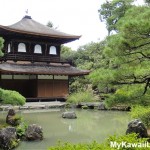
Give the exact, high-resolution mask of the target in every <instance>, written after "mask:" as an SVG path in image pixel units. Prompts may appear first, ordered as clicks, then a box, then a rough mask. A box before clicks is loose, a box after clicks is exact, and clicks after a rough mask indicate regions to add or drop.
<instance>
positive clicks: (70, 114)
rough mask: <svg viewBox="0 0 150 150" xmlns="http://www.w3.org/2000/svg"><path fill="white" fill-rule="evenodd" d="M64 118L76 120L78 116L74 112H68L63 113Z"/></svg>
mask: <svg viewBox="0 0 150 150" xmlns="http://www.w3.org/2000/svg"><path fill="white" fill-rule="evenodd" d="M62 118H67V119H76V118H77V115H76V113H75V112H74V111H66V112H63V113H62Z"/></svg>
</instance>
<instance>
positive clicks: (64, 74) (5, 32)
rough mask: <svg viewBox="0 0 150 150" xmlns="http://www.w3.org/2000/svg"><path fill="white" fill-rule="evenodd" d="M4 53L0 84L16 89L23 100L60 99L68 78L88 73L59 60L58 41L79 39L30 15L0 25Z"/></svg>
mask: <svg viewBox="0 0 150 150" xmlns="http://www.w3.org/2000/svg"><path fill="white" fill-rule="evenodd" d="M0 37H3V38H4V40H5V42H4V48H3V52H4V56H3V57H2V58H0V87H2V88H4V89H10V90H16V91H18V92H20V93H21V94H22V95H23V96H25V97H26V98H27V99H51V98H64V97H66V96H67V95H68V93H69V82H68V81H69V78H70V77H72V76H81V75H87V74H89V71H87V70H79V69H77V68H75V67H73V66H71V65H70V64H69V63H68V62H64V61H61V58H60V51H61V44H64V43H68V42H71V41H74V40H77V39H79V38H80V36H75V35H70V34H66V33H63V32H60V31H58V30H55V29H52V28H50V27H47V26H45V25H42V24H40V23H38V22H36V21H34V20H33V19H32V18H31V17H30V16H27V15H26V16H25V17H23V19H22V20H20V21H19V22H17V23H15V24H13V25H10V26H2V25H0Z"/></svg>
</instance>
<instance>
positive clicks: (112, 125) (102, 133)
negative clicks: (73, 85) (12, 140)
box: [0, 109, 130, 150]
mask: <svg viewBox="0 0 150 150" xmlns="http://www.w3.org/2000/svg"><path fill="white" fill-rule="evenodd" d="M63 111H64V110H57V109H55V110H54V111H52V110H51V111H50V110H39V111H37V110H28V111H21V112H20V113H19V114H20V115H22V116H23V117H24V119H25V121H26V122H27V123H29V124H33V123H36V124H38V125H41V126H42V128H43V132H44V140H43V141H40V142H39V141H38V142H21V143H20V145H19V147H17V148H16V150H47V149H48V147H50V146H53V145H55V144H57V143H58V141H62V142H72V143H81V142H82V143H85V142H86V143H87V142H91V141H93V140H96V141H97V142H103V141H104V140H105V139H106V138H107V137H108V136H109V135H114V134H124V133H125V131H126V129H127V124H128V122H129V121H130V117H129V114H128V113H127V112H120V111H98V110H80V109H77V110H75V112H76V114H77V117H78V118H77V119H73V120H71V119H63V118H62V117H61V114H62V112H63ZM5 116H6V113H1V115H0V119H1V120H2V118H5Z"/></svg>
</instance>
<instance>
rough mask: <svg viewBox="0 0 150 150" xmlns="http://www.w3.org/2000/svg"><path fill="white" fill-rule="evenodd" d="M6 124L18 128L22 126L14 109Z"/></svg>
mask: <svg viewBox="0 0 150 150" xmlns="http://www.w3.org/2000/svg"><path fill="white" fill-rule="evenodd" d="M6 123H7V124H9V125H12V126H17V125H19V124H20V118H19V117H16V112H15V110H14V109H9V111H8V114H7V117H6Z"/></svg>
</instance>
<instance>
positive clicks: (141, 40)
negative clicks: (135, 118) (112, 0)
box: [89, 6, 150, 105]
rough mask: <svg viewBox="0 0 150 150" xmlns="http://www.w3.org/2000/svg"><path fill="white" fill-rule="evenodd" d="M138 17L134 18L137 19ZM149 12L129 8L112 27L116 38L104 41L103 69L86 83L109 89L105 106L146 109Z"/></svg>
mask: <svg viewBox="0 0 150 150" xmlns="http://www.w3.org/2000/svg"><path fill="white" fill-rule="evenodd" d="M137 14H138V15H137ZM148 20H150V9H149V7H148V6H132V7H131V8H130V9H128V10H126V12H125V14H124V16H122V17H121V18H120V19H119V20H118V21H117V23H116V25H115V27H116V29H117V31H118V33H117V34H114V35H111V36H108V37H107V38H106V46H105V48H104V50H103V54H104V56H105V58H106V59H107V60H109V63H108V67H107V68H99V69H96V70H95V71H93V72H92V73H91V75H90V76H89V77H90V81H91V82H92V83H93V84H94V85H97V86H98V87H99V88H102V87H113V88H114V89H115V90H114V91H116V90H117V91H116V92H115V94H114V95H109V98H108V99H107V104H109V105H113V104H115V102H116V103H122V102H123V103H131V104H133V103H134V102H135V103H142V104H143V105H146V104H147V105H148V99H149V96H150V95H149V94H150V93H149V86H150V70H149V65H150V61H149V58H150V53H149V49H150V38H149V31H150V22H149V21H148Z"/></svg>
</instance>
